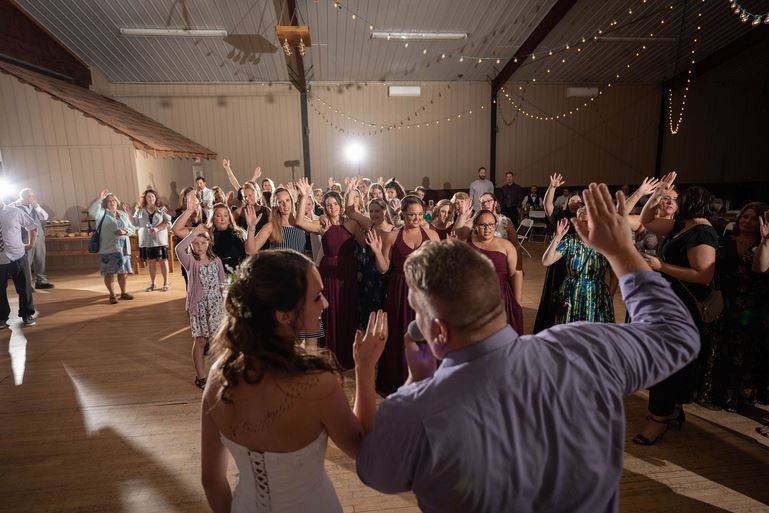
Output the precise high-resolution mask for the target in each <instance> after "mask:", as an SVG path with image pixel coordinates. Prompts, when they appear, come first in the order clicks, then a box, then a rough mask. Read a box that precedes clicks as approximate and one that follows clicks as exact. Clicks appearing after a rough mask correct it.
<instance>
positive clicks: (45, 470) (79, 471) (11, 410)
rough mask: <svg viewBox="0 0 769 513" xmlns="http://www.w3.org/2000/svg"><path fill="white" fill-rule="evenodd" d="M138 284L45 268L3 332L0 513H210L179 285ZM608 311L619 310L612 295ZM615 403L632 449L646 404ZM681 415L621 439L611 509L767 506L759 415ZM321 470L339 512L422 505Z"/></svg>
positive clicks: (348, 474)
mask: <svg viewBox="0 0 769 513" xmlns="http://www.w3.org/2000/svg"><path fill="white" fill-rule="evenodd" d="M534 247H535V248H536V249H538V251H537V252H534V256H535V258H536V257H537V254H541V251H542V249H541V247H537V245H534ZM536 262H537V260H529V259H527V260H526V266H527V267H526V269H527V272H526V280H527V282H526V292H525V297H524V307H525V319H526V326H527V327H528V328H529V329H530V328H531V325H532V324H533V318H534V314H535V308H536V306H537V304H538V302H539V296H540V291H541V286H542V280H543V277H544V271H543V269H542V267H541V266H540V265H539V264H537V263H536ZM147 280H148V278H147V275H146V273H145V274H142V275H141V276H138V277H136V276H134V277H131V278H129V289H130V291H131V292H133V293H134V294H135V296H136V299H135V300H133V301H125V302H120V303H119V304H118V305H109V304H107V302H106V294H105V292H104V290H103V285H102V284H101V280H100V278H99V276H98V275H97V274H96V273H85V272H79V273H60V274H54V275H53V276H52V281H53V282H54V283H55V284H56V288H55V289H52V290H50V291H39V292H37V293H36V294H35V301H36V305H37V307H38V309H39V310H40V312H41V315H40V319H39V324H38V325H37V326H34V327H30V328H24V329H22V328H21V327H20V326H19V323H18V319H16V320H15V321H14V322H13V323H12V329H11V330H5V331H4V332H2V333H0V511H1V512H71V513H74V512H78V513H79V512H104V513H107V512H120V513H134V512H136V513H138V512H153V513H161V512H203V511H208V508H207V505H206V502H205V497H204V495H203V491H202V488H201V486H200V484H199V450H198V437H199V418H198V415H199V412H198V410H199V399H200V393H199V391H198V390H197V389H196V388H195V387H194V386H193V384H192V379H193V375H192V367H191V362H190V356H189V353H190V348H191V339H190V336H189V329H188V325H187V317H186V314H185V312H184V292H183V288H184V282H183V280H182V278H181V276H180V275H179V274H175V275H173V278H172V288H171V290H170V291H169V292H165V293H163V292H151V293H145V292H142V291H143V289H144V287H145V286H146V285H147V283H146V282H147ZM9 295H10V296H12V297H13V296H14V295H15V293H13V292H11V291H10V290H9ZM14 308H15V307H14ZM616 309H617V313H618V316H619V318H621V317H622V316H624V309H623V307H622V305H621V302H620V301H617V305H616ZM348 381H349V380H348ZM626 406H627V416H628V430H629V433H628V442H629V440H630V437H631V436H632V434H633V433H634V432H635V428H636V427H637V426H639V425H640V424H641V423H642V421H643V418H644V416H645V399H644V397H643V395H642V394H641V395H637V396H633V397H630V398H628V399H627V400H626ZM688 411H689V412H690V413H694V414H693V415H692V414H690V416H689V419H688V422H687V423H686V424H685V426H684V430H683V432H682V433H677V432H676V433H672V432H671V433H669V434H668V435H667V436H666V438H665V440H664V442H663V443H661V444H659V445H658V446H655V447H651V448H640V447H637V446H634V445H633V444H630V443H629V444H628V445H627V447H626V453H625V458H626V459H625V471H624V473H623V477H622V482H621V510H622V511H623V512H692V513H694V512H721V511H728V512H759V511H769V450H768V449H767V446H766V445H765V444H766V442H767V440H766V439H764V438H761V437H759V436H758V435H756V434H755V433H754V432H753V427H755V426H756V425H757V422H756V420H762V419H763V421H764V422H765V423H769V413H768V412H767V411H766V410H761V409H756V410H755V411H754V412H753V415H751V416H752V417H754V418H753V419H751V418H747V417H743V416H739V415H732V414H728V413H724V412H715V413H714V412H708V411H703V410H699V409H697V408H689V409H688ZM586 414H589V412H587V413H586ZM575 422H579V419H575ZM326 466H327V469H328V471H329V473H330V475H331V478H332V480H333V482H334V485H335V486H336V490H337V492H338V494H339V496H340V499H341V501H342V504H343V506H344V508H345V511H350V512H352V511H355V512H364V511H377V512H399V513H406V512H412V511H419V509H418V508H417V506H416V500H415V499H414V497H413V495H411V494H403V495H399V496H386V495H382V494H379V493H377V492H375V491H373V490H371V489H368V488H366V487H365V486H363V485H362V484H360V482H359V481H358V480H357V478H356V476H355V471H354V462H353V461H351V460H350V459H349V458H347V457H346V456H344V455H343V454H342V453H341V452H340V451H339V450H338V449H336V448H335V447H333V445H330V447H329V452H328V455H327V460H326ZM232 476H233V478H234V472H232ZM231 481H234V479H233V480H231Z"/></svg>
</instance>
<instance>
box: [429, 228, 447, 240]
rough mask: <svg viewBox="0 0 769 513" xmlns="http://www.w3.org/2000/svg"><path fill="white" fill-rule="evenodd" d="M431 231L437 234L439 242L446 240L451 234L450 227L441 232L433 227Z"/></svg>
mask: <svg viewBox="0 0 769 513" xmlns="http://www.w3.org/2000/svg"><path fill="white" fill-rule="evenodd" d="M433 230H435V231H436V232H438V238H439V239H440V240H446V239H447V238H448V236H449V233H451V227H449V228H445V229H443V230H441V229H440V228H436V227H435V226H433Z"/></svg>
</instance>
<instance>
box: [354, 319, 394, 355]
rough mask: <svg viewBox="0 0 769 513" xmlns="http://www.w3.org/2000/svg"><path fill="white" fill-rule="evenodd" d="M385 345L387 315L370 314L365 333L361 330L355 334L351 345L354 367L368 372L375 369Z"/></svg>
mask: <svg viewBox="0 0 769 513" xmlns="http://www.w3.org/2000/svg"><path fill="white" fill-rule="evenodd" d="M386 343H387V313H386V312H383V311H382V310H377V311H376V312H371V315H369V318H368V327H367V328H366V333H365V334H364V333H363V332H362V331H361V330H357V331H356V332H355V342H353V345H352V357H353V360H355V365H356V366H359V367H366V368H368V369H370V370H373V369H375V368H376V364H377V362H378V361H379V358H380V357H381V356H382V352H383V351H384V348H385V344H386Z"/></svg>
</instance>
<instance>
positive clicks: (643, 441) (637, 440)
mask: <svg viewBox="0 0 769 513" xmlns="http://www.w3.org/2000/svg"><path fill="white" fill-rule="evenodd" d="M681 412H682V413H683V410H681ZM679 416H680V414H679ZM646 420H651V421H652V422H656V423H657V424H665V430H664V431H663V432H662V433H660V434H659V435H658V436H657V438H655V439H654V440H649V439H648V438H646V437H645V436H644V435H643V434H641V433H638V434H637V435H636V436H634V437H633V443H634V444H637V445H646V446H649V445H654V444H656V443H657V442H658V441H660V440H662V437H663V436H665V433H667V432H668V429H670V420H676V419H670V420H657V419H655V418H653V417H652V416H648V417H646ZM679 428H680V424H679Z"/></svg>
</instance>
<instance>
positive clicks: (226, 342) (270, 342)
mask: <svg viewBox="0 0 769 513" xmlns="http://www.w3.org/2000/svg"><path fill="white" fill-rule="evenodd" d="M313 265H314V264H313V263H312V261H311V260H310V259H308V258H307V257H306V256H304V255H302V254H300V253H297V252H296V251H293V250H290V249H279V250H269V251H260V252H259V253H257V254H256V255H253V256H251V257H249V258H248V259H247V260H245V261H244V262H243V263H242V264H241V265H240V266H239V267H238V269H237V271H235V274H234V276H233V281H232V284H231V285H230V287H229V292H228V293H227V299H226V300H225V303H224V308H225V311H226V316H225V319H224V322H223V324H222V327H221V328H220V329H219V332H218V333H217V334H216V337H215V338H214V341H213V346H212V351H213V355H214V358H215V359H216V365H215V367H214V371H213V374H212V378H213V381H214V383H215V384H218V385H219V386H220V389H219V398H220V399H221V400H222V401H223V402H225V403H230V402H232V397H231V395H232V389H233V387H235V386H237V385H238V383H240V381H241V380H242V381H244V382H246V383H249V384H255V383H258V382H259V381H261V379H262V378H263V377H264V375H265V373H266V372H269V371H278V372H285V373H288V374H299V373H304V372H309V371H331V372H340V371H339V368H338V366H337V365H336V364H335V361H334V359H333V358H329V357H325V356H323V355H312V354H309V353H307V352H305V350H304V349H303V348H302V347H301V346H300V345H299V344H298V334H299V328H300V327H299V326H298V325H294V326H293V330H292V331H293V334H292V335H291V336H288V337H285V336H280V335H278V333H277V331H278V321H277V319H276V318H275V313H276V312H279V311H280V312H294V313H296V319H297V321H295V322H298V319H301V318H302V311H303V309H304V303H305V298H306V297H307V273H308V271H309V269H310V267H312V266H313Z"/></svg>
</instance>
